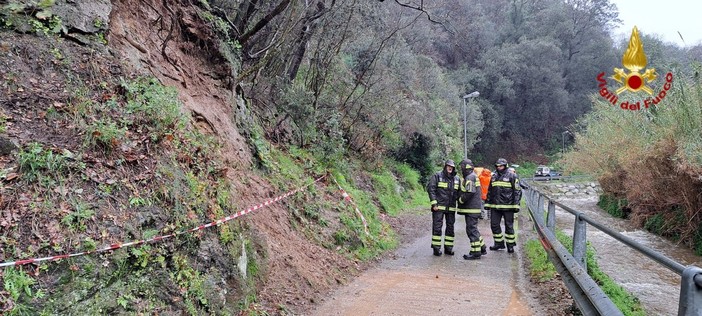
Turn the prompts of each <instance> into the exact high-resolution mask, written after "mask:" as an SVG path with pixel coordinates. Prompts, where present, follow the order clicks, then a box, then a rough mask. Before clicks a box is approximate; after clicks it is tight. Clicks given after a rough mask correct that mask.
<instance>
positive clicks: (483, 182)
mask: <svg viewBox="0 0 702 316" xmlns="http://www.w3.org/2000/svg"><path fill="white" fill-rule="evenodd" d="M476 174H477V175H478V178H480V190H481V194H480V198H481V199H482V201H483V207H482V208H481V210H482V211H481V213H480V215H483V214H482V213H487V219H488V220H490V212H485V211H486V210H485V205H484V204H485V200H487V192H488V187H490V179H492V171H490V170H489V169H488V168H483V170H482V171H480V173H476ZM483 217H485V216H484V215H483V216H481V219H482V218H483Z"/></svg>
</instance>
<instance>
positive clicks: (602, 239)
mask: <svg viewBox="0 0 702 316" xmlns="http://www.w3.org/2000/svg"><path fill="white" fill-rule="evenodd" d="M560 201H561V202H562V203H563V204H565V205H568V206H570V207H572V208H573V209H576V210H578V211H581V212H584V213H585V214H587V215H588V216H589V217H590V218H592V219H593V220H596V221H598V222H600V223H603V224H606V225H607V226H609V227H610V228H613V229H615V230H618V231H619V232H621V233H622V234H623V235H625V236H627V237H629V238H631V239H634V240H635V241H637V242H639V243H641V244H643V245H645V246H647V247H650V248H652V249H654V250H657V251H659V252H661V253H663V254H664V255H666V256H668V257H670V258H672V259H673V260H675V261H678V262H680V263H682V264H684V265H696V266H702V260H701V259H702V258H700V257H698V256H695V255H694V253H693V252H692V250H690V249H687V248H684V247H681V246H678V245H676V244H675V243H674V242H671V241H669V240H666V239H664V238H662V237H660V236H657V235H654V234H651V233H649V232H647V231H643V230H640V229H637V228H634V227H633V226H632V225H631V223H629V222H628V221H626V220H623V219H618V218H614V217H612V216H610V215H609V214H607V213H606V212H604V211H602V210H600V209H599V208H598V207H597V198H596V197H589V198H582V199H561V200H560ZM574 219H575V217H574V216H573V215H571V214H570V213H568V212H566V211H564V210H561V209H560V208H558V207H557V208H556V222H557V226H558V227H559V228H560V229H562V230H563V232H565V233H566V234H568V235H570V236H572V235H573V224H574ZM587 240H588V241H589V242H590V243H591V244H592V246H593V247H594V248H595V250H596V253H597V261H598V264H599V265H600V268H601V269H602V271H604V272H605V273H607V274H608V275H609V276H610V277H612V278H613V279H614V280H615V281H617V282H618V283H619V284H621V285H622V286H623V287H624V288H626V289H627V290H629V291H630V292H632V293H634V294H635V295H636V297H638V298H639V300H640V301H641V304H642V305H643V307H644V308H645V309H646V314H647V315H675V314H677V311H678V300H679V292H680V276H678V275H677V274H676V273H675V272H672V271H670V270H668V269H667V268H665V267H664V266H662V265H660V264H658V263H656V262H655V261H653V260H651V259H649V258H648V257H646V256H644V255H643V254H640V253H639V252H638V251H636V250H633V249H631V248H629V247H627V246H625V245H624V244H622V243H621V242H619V241H617V240H615V239H614V238H612V237H610V236H609V235H607V234H605V233H603V232H601V231H599V230H597V229H595V228H594V227H592V226H588V227H587Z"/></svg>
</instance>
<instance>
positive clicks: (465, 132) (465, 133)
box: [463, 91, 480, 158]
mask: <svg viewBox="0 0 702 316" xmlns="http://www.w3.org/2000/svg"><path fill="white" fill-rule="evenodd" d="M479 95H480V92H478V91H474V92H471V93H469V94H466V95H464V96H463V158H468V125H467V123H466V120H467V116H468V108H467V107H466V99H469V98H475V97H477V96H479Z"/></svg>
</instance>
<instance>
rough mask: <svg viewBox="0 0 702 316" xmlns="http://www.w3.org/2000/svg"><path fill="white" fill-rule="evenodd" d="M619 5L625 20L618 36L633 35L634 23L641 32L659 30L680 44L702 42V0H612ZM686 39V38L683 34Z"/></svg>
mask: <svg viewBox="0 0 702 316" xmlns="http://www.w3.org/2000/svg"><path fill="white" fill-rule="evenodd" d="M610 1H611V2H612V3H614V4H616V5H617V8H618V9H619V19H621V20H622V22H623V24H622V25H621V26H620V27H619V28H618V29H616V30H615V31H614V36H615V38H616V39H619V38H621V37H624V38H626V39H627V40H628V39H629V36H631V30H632V29H633V28H634V25H636V27H638V29H639V32H641V33H645V34H649V35H654V34H657V35H658V37H659V38H660V39H662V40H663V41H665V42H671V43H675V44H677V45H678V46H680V47H690V46H694V45H695V44H700V43H702V16H701V15H702V0H667V1H660V0H610ZM678 32H680V34H682V37H683V38H684V39H685V42H683V41H682V40H681V39H680V35H678Z"/></svg>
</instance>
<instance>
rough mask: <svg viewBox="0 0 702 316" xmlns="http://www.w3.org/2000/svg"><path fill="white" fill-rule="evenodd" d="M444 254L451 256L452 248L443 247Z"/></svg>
mask: <svg viewBox="0 0 702 316" xmlns="http://www.w3.org/2000/svg"><path fill="white" fill-rule="evenodd" d="M444 254H445V255H449V256H453V247H444Z"/></svg>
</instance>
